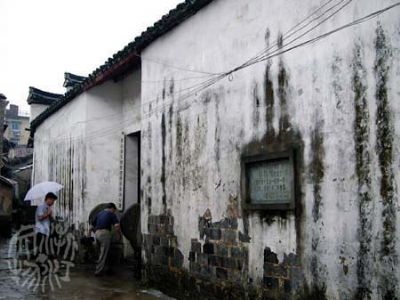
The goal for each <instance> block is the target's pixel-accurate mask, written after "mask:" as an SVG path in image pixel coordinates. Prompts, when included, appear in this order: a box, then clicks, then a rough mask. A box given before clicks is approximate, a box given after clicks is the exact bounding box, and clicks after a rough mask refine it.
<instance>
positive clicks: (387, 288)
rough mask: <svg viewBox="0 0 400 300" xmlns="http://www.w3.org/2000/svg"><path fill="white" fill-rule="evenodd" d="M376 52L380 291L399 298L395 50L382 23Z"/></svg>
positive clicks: (376, 40) (386, 296)
mask: <svg viewBox="0 0 400 300" xmlns="http://www.w3.org/2000/svg"><path fill="white" fill-rule="evenodd" d="M375 50H376V57H375V65H374V74H375V84H376V94H375V98H376V104H377V115H376V126H377V141H376V151H377V154H378V161H379V168H380V171H381V178H380V196H381V199H382V204H383V210H382V227H383V237H382V244H381V263H382V264H383V266H384V269H385V272H384V273H383V274H382V280H381V284H380V288H381V293H382V295H383V296H384V297H385V299H389V298H390V299H396V297H394V295H395V290H396V287H397V284H398V283H397V280H396V276H395V275H394V272H390V271H388V270H390V269H393V270H396V269H397V265H398V259H397V253H396V249H395V241H396V202H397V199H396V196H395V181H394V173H393V139H394V137H393V135H394V133H393V131H394V129H393V120H392V115H391V108H390V105H389V95H388V86H387V84H388V81H389V69H390V57H391V48H390V45H389V41H388V38H387V36H386V35H385V32H384V30H383V28H382V26H381V25H380V24H378V26H377V29H376V38H375Z"/></svg>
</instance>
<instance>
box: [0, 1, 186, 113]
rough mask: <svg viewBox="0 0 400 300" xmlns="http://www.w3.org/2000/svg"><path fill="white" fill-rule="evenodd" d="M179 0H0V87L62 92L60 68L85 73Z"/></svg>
mask: <svg viewBox="0 0 400 300" xmlns="http://www.w3.org/2000/svg"><path fill="white" fill-rule="evenodd" d="M182 1H183V0H145V1H144V0H113V1H111V0H0V93H3V94H4V95H5V96H6V97H7V98H8V101H9V102H11V103H13V104H17V105H19V106H22V109H23V110H26V111H28V110H29V106H28V105H27V103H26V98H27V96H28V87H29V86H34V87H37V88H39V89H43V90H45V91H49V92H56V93H64V91H65V90H64V88H63V87H62V84H63V81H64V72H71V73H74V74H77V75H85V76H86V75H88V74H89V73H91V72H92V71H93V70H94V69H96V68H97V67H98V66H100V65H101V64H103V63H104V62H105V61H106V59H107V58H108V57H110V56H112V55H113V54H114V53H116V52H117V51H119V50H121V49H122V48H123V47H124V46H125V45H126V44H128V43H129V42H131V41H132V40H133V39H134V38H135V37H136V36H137V35H139V34H140V33H141V32H142V31H143V30H145V29H146V28H147V27H148V26H150V25H153V23H154V22H156V21H157V20H159V19H160V18H161V17H162V16H163V15H164V14H166V13H167V12H168V11H169V10H170V9H172V8H175V6H176V5H177V4H179V3H180V2H182Z"/></svg>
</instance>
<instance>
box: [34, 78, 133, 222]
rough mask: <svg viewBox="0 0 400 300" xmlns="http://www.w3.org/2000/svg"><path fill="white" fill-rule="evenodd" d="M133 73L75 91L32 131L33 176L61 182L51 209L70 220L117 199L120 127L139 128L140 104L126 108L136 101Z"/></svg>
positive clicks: (84, 216) (81, 219)
mask: <svg viewBox="0 0 400 300" xmlns="http://www.w3.org/2000/svg"><path fill="white" fill-rule="evenodd" d="M137 76H139V79H140V72H139V75H137V74H135V73H132V74H131V75H129V76H127V77H125V78H124V79H121V80H119V81H117V82H114V81H107V82H105V83H104V84H102V85H100V86H97V87H95V88H92V89H91V90H89V91H87V92H85V93H83V94H81V95H79V96H78V97H77V98H76V99H74V100H73V101H72V102H70V103H69V104H67V105H66V106H64V107H63V108H62V109H60V110H59V111H58V112H56V113H55V114H53V115H52V116H51V117H49V118H48V119H47V120H46V121H45V122H44V123H43V124H41V125H40V126H39V127H38V129H37V131H36V132H35V142H34V179H33V181H34V183H37V182H41V181H46V180H54V181H57V182H59V183H61V184H63V185H64V186H65V189H63V190H62V192H61V194H60V195H61V198H60V200H59V201H57V202H56V204H57V210H58V212H59V214H60V215H61V216H63V217H65V218H67V219H68V220H70V221H71V222H73V223H75V224H76V225H79V224H81V223H86V222H87V218H88V215H89V213H90V211H91V210H92V209H93V208H94V207H95V206H96V205H98V204H99V203H104V202H115V203H116V204H118V203H119V201H120V200H122V199H123V198H122V197H120V186H121V179H120V169H121V158H122V162H123V155H124V153H123V152H122V153H121V148H123V145H124V144H123V133H124V132H125V130H127V129H129V128H136V130H140V109H138V112H136V108H134V107H133V106H130V109H129V108H128V105H129V104H128V102H129V103H131V102H133V103H135V105H136V106H137V104H136V103H139V104H140V85H139V84H138V82H137V81H135V80H133V78H135V77H137ZM136 106H135V107H136ZM137 115H138V116H137ZM135 116H136V117H135ZM122 166H123V163H122ZM122 179H123V173H122ZM122 183H123V181H122Z"/></svg>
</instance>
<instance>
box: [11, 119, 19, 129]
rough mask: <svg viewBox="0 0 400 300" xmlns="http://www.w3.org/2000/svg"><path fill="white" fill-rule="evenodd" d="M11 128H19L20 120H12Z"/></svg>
mask: <svg viewBox="0 0 400 300" xmlns="http://www.w3.org/2000/svg"><path fill="white" fill-rule="evenodd" d="M11 128H12V129H13V130H19V122H14V121H13V122H11Z"/></svg>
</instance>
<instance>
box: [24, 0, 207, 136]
mask: <svg viewBox="0 0 400 300" xmlns="http://www.w3.org/2000/svg"><path fill="white" fill-rule="evenodd" d="M213 1H214V0H186V1H184V2H182V3H181V4H179V5H178V6H177V7H176V8H175V9H173V10H171V11H170V12H169V13H168V14H166V15H164V16H163V17H162V18H161V19H160V20H159V21H157V22H156V23H155V24H154V25H153V26H151V27H148V28H147V29H146V30H145V31H144V32H142V34H141V35H140V36H138V37H136V38H135V40H134V41H132V42H131V43H129V44H128V45H127V46H125V47H124V48H123V49H122V50H121V51H119V52H117V53H116V54H114V55H113V56H112V57H110V58H109V59H108V60H107V61H106V62H105V63H104V64H103V65H101V66H100V67H98V68H97V69H96V70H94V71H93V72H92V73H91V74H89V76H88V77H87V78H86V79H85V80H84V81H83V82H82V83H80V84H77V85H75V86H74V87H73V88H72V89H71V90H70V91H68V92H67V93H66V94H65V95H64V97H63V98H62V99H60V100H58V101H56V102H54V103H53V104H52V105H51V106H50V107H48V108H47V109H46V110H45V111H44V112H43V113H42V114H40V115H39V116H38V117H37V118H35V119H34V120H33V121H32V123H31V135H33V134H34V132H35V130H36V128H37V127H38V126H40V124H42V123H43V121H44V120H46V119H47V118H48V117H49V116H51V115H52V114H53V113H55V112H57V111H58V110H59V109H60V108H62V107H63V106H64V105H66V104H67V103H68V102H70V101H72V100H73V99H74V98H75V97H76V96H78V95H80V94H81V93H82V92H84V91H86V90H88V89H90V88H92V87H94V86H96V85H99V84H101V83H103V82H105V81H106V80H109V79H110V78H115V77H116V76H118V75H122V74H124V73H126V72H128V71H129V70H131V69H132V68H133V67H134V66H135V65H137V64H138V63H140V57H139V56H138V54H139V53H140V52H141V51H142V50H143V49H145V48H146V47H147V46H148V45H150V44H151V43H152V42H154V41H155V40H156V39H157V38H159V37H160V36H162V35H163V34H165V33H167V32H168V31H170V30H171V29H173V28H174V27H175V26H178V25H179V24H180V23H182V22H183V21H185V20H186V19H188V18H189V17H191V16H193V15H194V14H196V13H197V12H198V11H199V10H201V9H202V8H203V7H204V6H206V5H207V4H209V3H211V2H213Z"/></svg>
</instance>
